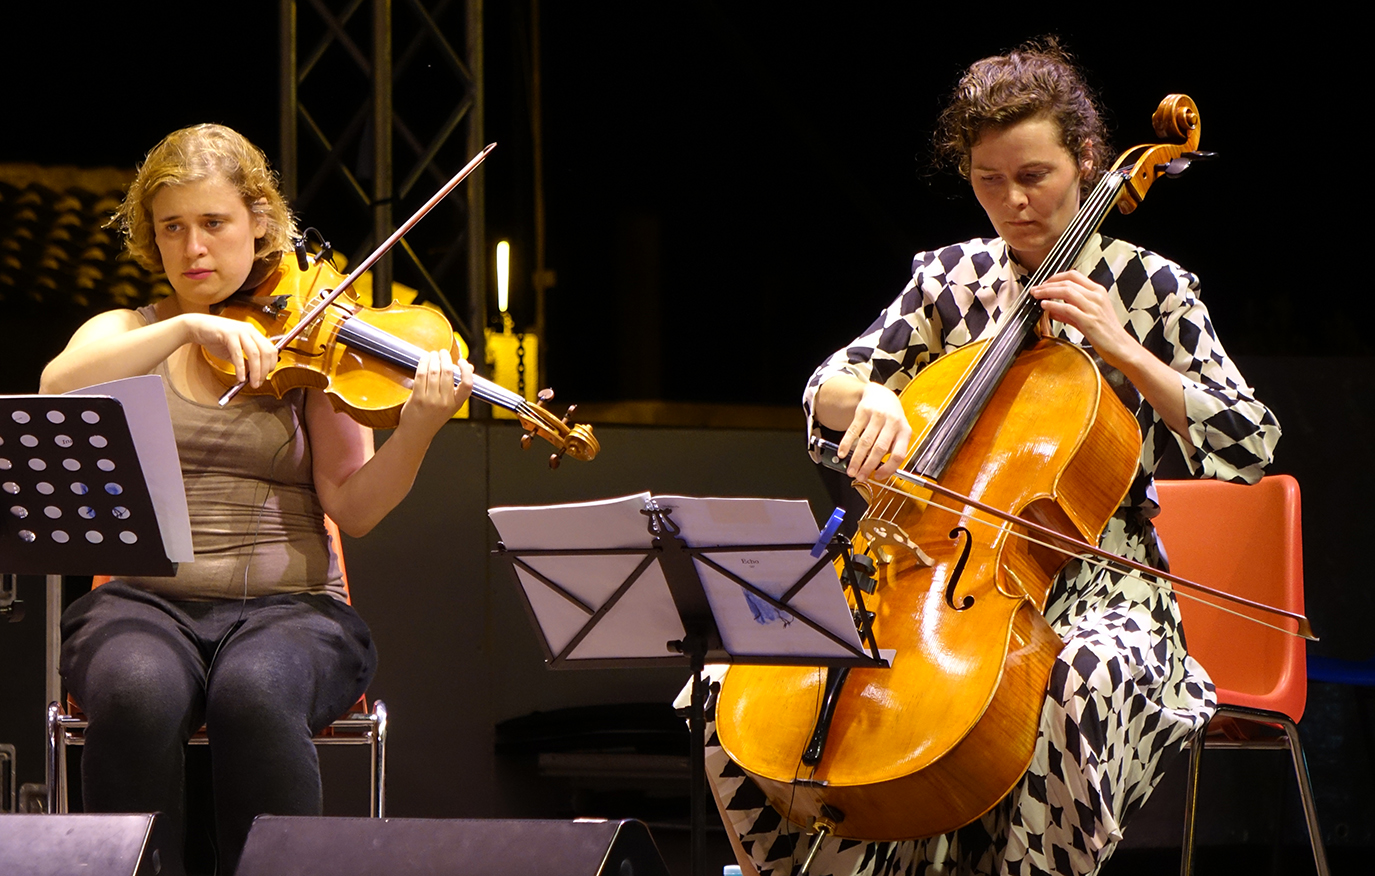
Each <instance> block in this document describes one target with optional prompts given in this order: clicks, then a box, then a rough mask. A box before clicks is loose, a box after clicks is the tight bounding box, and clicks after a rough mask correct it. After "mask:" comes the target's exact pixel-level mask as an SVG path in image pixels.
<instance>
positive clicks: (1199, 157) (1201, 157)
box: [1184, 152, 1217, 161]
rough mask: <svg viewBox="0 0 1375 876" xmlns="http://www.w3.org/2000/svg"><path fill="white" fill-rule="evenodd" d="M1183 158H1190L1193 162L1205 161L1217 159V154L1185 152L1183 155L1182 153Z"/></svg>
mask: <svg viewBox="0 0 1375 876" xmlns="http://www.w3.org/2000/svg"><path fill="white" fill-rule="evenodd" d="M1184 157H1185V158H1191V159H1193V160H1194V161H1207V160H1208V159H1209V158H1217V153H1216V152H1185V153H1184Z"/></svg>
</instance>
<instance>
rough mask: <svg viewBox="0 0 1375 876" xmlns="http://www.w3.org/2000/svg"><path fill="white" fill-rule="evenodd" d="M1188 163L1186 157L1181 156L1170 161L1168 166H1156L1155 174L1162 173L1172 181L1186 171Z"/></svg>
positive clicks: (1188, 160)
mask: <svg viewBox="0 0 1375 876" xmlns="http://www.w3.org/2000/svg"><path fill="white" fill-rule="evenodd" d="M1190 163H1191V161H1190V159H1189V158H1188V157H1186V156H1183V155H1181V156H1179V157H1178V158H1174V159H1171V161H1170V163H1169V164H1157V165H1156V166H1155V170H1156V172H1157V173H1163V174H1165V175H1166V176H1168V177H1169V178H1170V179H1174V178H1175V177H1177V176H1179V175H1180V174H1181V173H1183V172H1184V171H1186V170H1188V169H1189V164H1190Z"/></svg>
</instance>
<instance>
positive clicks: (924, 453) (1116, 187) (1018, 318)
mask: <svg viewBox="0 0 1375 876" xmlns="http://www.w3.org/2000/svg"><path fill="white" fill-rule="evenodd" d="M1124 179H1125V176H1124V174H1123V173H1122V172H1121V171H1117V170H1112V171H1109V172H1108V173H1106V174H1104V175H1103V178H1102V179H1101V180H1099V182H1098V184H1097V185H1096V186H1094V188H1093V191H1092V192H1091V193H1090V194H1089V196H1088V198H1087V199H1085V202H1084V204H1083V206H1082V207H1080V209H1079V210H1078V212H1077V213H1075V216H1074V219H1073V220H1072V221H1071V222H1070V224H1069V227H1068V228H1066V229H1065V232H1064V233H1063V234H1061V235H1060V238H1059V239H1058V240H1057V241H1056V242H1055V246H1054V247H1052V248H1051V251H1050V253H1049V255H1047V256H1046V258H1045V259H1044V260H1043V261H1042V262H1041V265H1040V266H1039V267H1038V268H1037V269H1036V270H1035V271H1034V272H1033V273H1032V275H1031V277H1030V278H1028V280H1027V282H1026V283H1025V284H1023V285H1022V286H1021V288H1020V289H1019V292H1018V294H1017V296H1016V297H1015V298H1014V299H1013V302H1012V306H1011V307H1010V308H1009V310H1008V312H1007V313H1008V315H1007V317H1006V318H1005V319H1004V320H1003V323H1002V325H1000V326H999V327H998V329H997V332H996V334H995V335H994V337H993V338H992V339H991V340H990V341H989V342H988V343H987V344H986V345H985V346H984V348H983V349H982V350H981V351H980V352H979V354H978V356H977V357H976V358H975V360H974V361H973V362H972V363H971V365H970V367H969V369H968V371H967V372H966V375H967V376H966V378H965V381H964V382H963V383H961V384H960V386H959V387H958V388H957V389H956V391H955V396H954V398H953V399H952V400H951V403H950V406H949V407H948V408H947V409H946V410H945V411H943V412H942V416H941V418H940V419H939V420H938V421H937V422H936V423H935V424H934V425H933V426H932V430H931V433H929V434H928V436H927V439H926V441H924V442H923V443H922V445H921V446H920V447H918V448H916V450H915V452H914V453H913V454H912V458H911V459H910V460H909V461H908V462H907V463H906V464H905V465H904V466H903V468H902V471H904V472H909V473H912V474H916V473H917V471H916V469H915V468H914V466H915V465H916V464H917V463H918V460H923V461H928V462H929V458H930V457H931V456H932V455H934V451H933V449H932V448H933V447H934V446H937V445H939V444H940V443H941V442H944V441H947V440H950V439H949V437H948V435H947V434H946V433H947V432H948V431H949V430H950V429H951V428H952V427H951V426H950V425H949V424H951V423H956V422H959V421H962V420H964V419H965V418H967V417H968V416H970V411H971V410H972V409H973V408H974V407H975V406H976V405H977V404H979V401H980V400H981V399H983V398H985V397H986V396H987V395H988V394H989V393H991V392H993V391H994V389H996V387H995V386H989V385H988V384H989V382H990V381H991V380H992V379H993V377H997V376H998V374H999V369H997V368H996V367H993V371H994V374H993V375H988V373H987V372H988V370H989V368H990V363H991V365H992V366H996V365H997V364H999V363H1001V362H1002V361H1003V360H1005V359H1007V358H1009V357H1011V356H1013V355H1015V351H1016V349H1017V348H1018V347H1020V346H1021V342H1022V338H1023V337H1024V336H1025V333H1026V332H1027V331H1029V330H1030V329H1031V327H1032V326H1034V324H1035V322H1036V321H1037V320H1039V318H1040V307H1039V303H1038V302H1036V301H1035V299H1033V298H1031V297H1030V296H1031V290H1032V289H1034V288H1035V287H1037V286H1039V285H1041V284H1042V283H1044V282H1045V281H1046V280H1047V279H1049V278H1050V277H1051V276H1053V275H1054V274H1056V273H1059V272H1060V271H1063V270H1065V269H1067V268H1068V267H1070V264H1069V262H1070V261H1071V259H1072V258H1077V256H1078V254H1079V252H1080V250H1081V249H1082V248H1083V246H1084V244H1086V243H1087V242H1088V239H1089V238H1090V237H1092V236H1093V233H1094V231H1095V230H1096V229H1097V228H1098V226H1099V225H1100V224H1102V221H1103V219H1104V217H1106V215H1107V213H1108V211H1109V210H1111V209H1112V207H1113V204H1115V203H1116V202H1117V199H1118V196H1119V195H1120V193H1121V190H1122V184H1123V182H1124ZM1017 322H1023V323H1025V325H1024V326H1023V328H1022V330H1021V331H1016V330H1012V328H1011V327H1012V326H1014V325H1015V324H1016V323H1017ZM1014 341H1015V343H1014ZM894 477H896V475H894ZM890 480H891V478H890ZM897 492H898V493H900V494H902V496H903V498H901V499H898V500H896V503H895V502H894V500H893V499H892V498H891V497H886V498H885V500H884V501H883V504H882V505H881V506H880V507H879V508H877V509H876V510H875V513H874V514H873V515H872V516H874V517H876V518H878V519H880V520H883V521H885V522H888V523H890V524H894V525H896V524H895V521H893V520H891V519H889V515H890V514H893V515H895V514H900V513H902V512H903V511H904V510H905V508H906V501H907V499H906V495H907V494H906V493H905V492H903V491H901V490H898V491H897ZM895 504H896V508H895V507H894V505H895Z"/></svg>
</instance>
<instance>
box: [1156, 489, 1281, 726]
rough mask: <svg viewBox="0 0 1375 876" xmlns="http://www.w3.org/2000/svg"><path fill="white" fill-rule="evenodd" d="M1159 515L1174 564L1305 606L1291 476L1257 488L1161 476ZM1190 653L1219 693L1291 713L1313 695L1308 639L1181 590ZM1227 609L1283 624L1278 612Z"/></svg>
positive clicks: (1180, 570) (1249, 594) (1255, 594)
mask: <svg viewBox="0 0 1375 876" xmlns="http://www.w3.org/2000/svg"><path fill="white" fill-rule="evenodd" d="M1156 489H1157V490H1158V491H1159V495H1160V516H1159V517H1157V518H1156V519H1155V521H1154V523H1155V527H1156V529H1157V531H1159V533H1160V538H1161V541H1162V542H1163V543H1164V545H1165V551H1166V553H1167V555H1168V556H1169V559H1170V571H1171V572H1173V573H1174V574H1176V575H1178V576H1179V577H1181V578H1187V579H1189V580H1191V581H1196V582H1198V583H1199V584H1204V585H1206V586H1208V587H1212V588H1214V589H1217V590H1222V591H1225V592H1227V593H1231V594H1233V595H1236V596H1242V597H1245V598H1247V599H1250V600H1253V601H1255V602H1260V603H1263V604H1266V605H1271V606H1275V607H1278V608H1283V609H1286V610H1288V611H1293V612H1297V613H1300V614H1301V613H1302V612H1303V527H1302V523H1301V520H1300V507H1299V485H1298V482H1297V481H1295V480H1294V479H1293V478H1292V477H1289V476H1288V475H1272V476H1270V477H1266V478H1262V479H1261V481H1260V483H1258V484H1256V485H1254V486H1245V485H1242V484H1229V483H1223V482H1221V481H1213V480H1201V481H1157V482H1156ZM1178 592H1179V597H1180V598H1179V610H1180V614H1181V615H1182V616H1183V618H1184V633H1185V636H1186V638H1187V640H1188V645H1189V654H1190V655H1191V656H1193V658H1194V659H1196V660H1197V661H1198V662H1199V663H1201V664H1202V665H1203V668H1204V669H1206V670H1208V674H1209V675H1211V676H1212V678H1213V683H1214V684H1215V685H1217V689H1218V699H1219V700H1220V701H1221V702H1223V703H1227V704H1230V705H1237V706H1247V707H1250V708H1255V709H1268V710H1270V711H1275V712H1283V713H1284V714H1286V715H1288V716H1289V717H1291V718H1292V719H1294V720H1295V721H1297V720H1298V719H1299V717H1300V716H1301V715H1302V714H1303V707H1304V703H1305V701H1306V699H1307V697H1308V679H1307V672H1306V669H1305V662H1306V651H1305V646H1304V640H1303V639H1300V638H1298V637H1297V636H1291V635H1287V634H1285V633H1282V632H1279V631H1277V630H1272V629H1267V628H1266V627H1263V626H1260V625H1259V624H1255V623H1251V622H1250V621H1247V620H1244V619H1243V618H1239V617H1236V616H1235V615H1232V614H1227V613H1225V612H1222V611H1219V610H1217V609H1215V608H1212V607H1211V606H1208V605H1204V604H1202V603H1200V602H1198V601H1197V600H1194V599H1191V598H1189V596H1188V591H1186V590H1184V589H1183V588H1180V589H1179V591H1178ZM1224 604H1225V605H1227V607H1228V608H1231V609H1238V610H1240V611H1242V612H1243V613H1245V614H1248V615H1251V616H1254V617H1258V618H1260V619H1262V620H1265V621H1266V622H1268V623H1272V624H1277V625H1279V626H1284V622H1283V619H1282V618H1275V617H1274V616H1273V615H1266V614H1264V613H1261V612H1256V611H1253V610H1248V609H1241V608H1239V607H1238V606H1235V605H1232V604H1230V603H1224Z"/></svg>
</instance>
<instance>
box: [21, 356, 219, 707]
mask: <svg viewBox="0 0 1375 876" xmlns="http://www.w3.org/2000/svg"><path fill="white" fill-rule="evenodd" d="M104 390H109V391H110V392H111V393H112V395H106V394H103V391H104ZM88 392H89V393H92V394H86V393H88ZM162 392H163V390H162V380H161V378H159V377H156V376H144V377H135V378H130V379H128V380H123V381H116V382H115V383H113V384H104V385H102V386H99V387H91V388H90V390H84V391H83V392H82V394H71V395H9V396H0V499H3V502H0V571H2V572H5V573H11V574H23V575H45V576H47V610H48V618H47V633H46V638H47V645H46V652H47V658H46V663H47V667H46V670H47V673H46V674H47V682H46V689H47V691H46V692H47V696H48V701H49V702H55V701H57V700H58V699H60V696H61V690H60V685H61V683H60V681H59V679H58V658H59V655H60V651H61V633H60V628H59V620H60V616H61V614H62V576H63V575H147V576H165V575H174V574H176V568H177V564H176V562H174V561H173V559H172V557H178V558H183V559H191V558H192V554H191V542H190V525H189V523H188V522H187V521H186V511H185V500H184V497H183V498H181V499H180V501H181V504H180V506H176V505H173V507H170V508H169V507H165V506H164V508H163V510H162V514H161V516H159V513H158V505H159V503H158V502H157V501H156V500H155V499H154V496H153V493H152V491H151V490H150V488H149V481H148V477H147V472H146V470H145V469H146V468H154V467H156V465H157V462H158V459H157V455H159V454H164V453H167V452H169V451H168V448H170V453H171V454H172V457H171V460H170V468H169V464H168V463H164V464H163V465H162V467H161V469H162V474H160V475H159V476H158V478H159V481H160V483H161V484H162V485H163V486H164V487H165V488H166V489H169V490H170V489H172V488H174V487H175V488H177V489H179V488H180V482H181V481H180V478H181V472H180V467H179V466H178V465H177V463H176V457H175V446H176V444H175V440H174V439H173V438H172V433H171V420H170V418H169V417H168V415H167V407H166V400H165V397H164V396H163V394H162ZM113 394H120V395H123V396H125V397H126V398H128V399H130V400H131V401H135V400H137V401H141V402H144V403H145V404H153V405H158V406H160V411H159V410H152V411H149V412H148V415H147V416H145V417H144V419H145V422H141V423H139V424H138V425H139V431H140V433H141V434H145V436H147V435H155V437H153V438H152V440H145V441H143V442H140V443H141V444H143V445H144V446H142V448H141V447H140V446H139V445H137V444H136V443H135V440H134V437H133V434H132V433H131V430H130V423H129V420H128V419H127V418H126V414H125V404H124V403H123V402H121V401H120V400H119V399H118V398H115V397H113ZM140 453H143V454H144V456H143V460H144V461H146V462H147V465H146V466H145V464H144V462H142V461H141V459H140ZM173 481H175V483H173ZM177 515H179V516H180V519H173V518H175V517H177ZM169 542H170V545H169Z"/></svg>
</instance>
